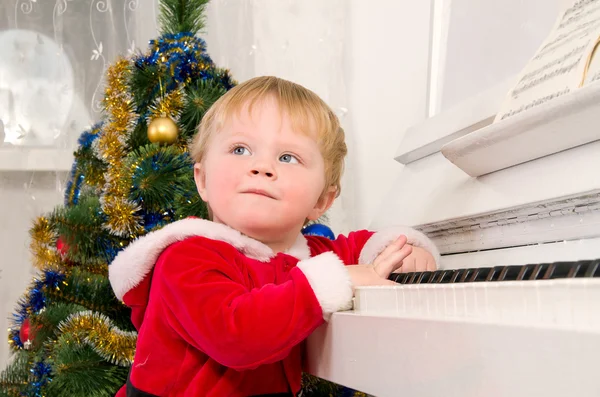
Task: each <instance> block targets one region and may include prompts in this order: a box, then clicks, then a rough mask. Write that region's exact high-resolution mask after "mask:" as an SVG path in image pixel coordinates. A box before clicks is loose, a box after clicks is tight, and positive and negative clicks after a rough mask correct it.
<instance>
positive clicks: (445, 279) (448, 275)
mask: <svg viewBox="0 0 600 397" xmlns="http://www.w3.org/2000/svg"><path fill="white" fill-rule="evenodd" d="M453 275H454V270H444V273H443V274H442V278H441V279H440V281H439V282H440V283H450V282H452V276H453Z"/></svg>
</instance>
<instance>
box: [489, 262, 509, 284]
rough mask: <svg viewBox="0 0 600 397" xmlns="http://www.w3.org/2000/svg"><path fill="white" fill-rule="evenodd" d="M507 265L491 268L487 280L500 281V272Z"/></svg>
mask: <svg viewBox="0 0 600 397" xmlns="http://www.w3.org/2000/svg"><path fill="white" fill-rule="evenodd" d="M505 267H506V266H494V267H493V268H492V270H490V273H489V274H488V276H487V278H486V280H485V281H498V278H499V277H500V273H502V271H503V270H504V268H505Z"/></svg>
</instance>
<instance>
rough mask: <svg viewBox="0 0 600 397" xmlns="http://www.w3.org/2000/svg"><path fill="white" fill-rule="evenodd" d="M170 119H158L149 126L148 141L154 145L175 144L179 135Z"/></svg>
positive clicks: (175, 125)
mask: <svg viewBox="0 0 600 397" xmlns="http://www.w3.org/2000/svg"><path fill="white" fill-rule="evenodd" d="M178 130H179V129H178V128H177V124H175V122H174V121H173V120H172V119H171V118H170V117H157V118H155V119H154V120H152V121H151V122H150V125H148V139H149V140H150V142H152V143H169V144H170V143H174V142H175V141H177V135H178V133H179V131H178Z"/></svg>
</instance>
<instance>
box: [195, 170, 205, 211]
mask: <svg viewBox="0 0 600 397" xmlns="http://www.w3.org/2000/svg"><path fill="white" fill-rule="evenodd" d="M194 181H195V182H196V189H198V193H199V194H200V197H202V200H204V202H208V200H207V199H208V196H207V194H206V173H205V172H204V167H203V166H202V164H201V163H196V164H194Z"/></svg>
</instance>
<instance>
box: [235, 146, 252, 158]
mask: <svg viewBox="0 0 600 397" xmlns="http://www.w3.org/2000/svg"><path fill="white" fill-rule="evenodd" d="M231 152H232V153H233V154H236V155H238V156H249V155H250V151H249V150H248V149H246V148H245V147H243V146H236V147H235V148H233V150H232V151H231Z"/></svg>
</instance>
